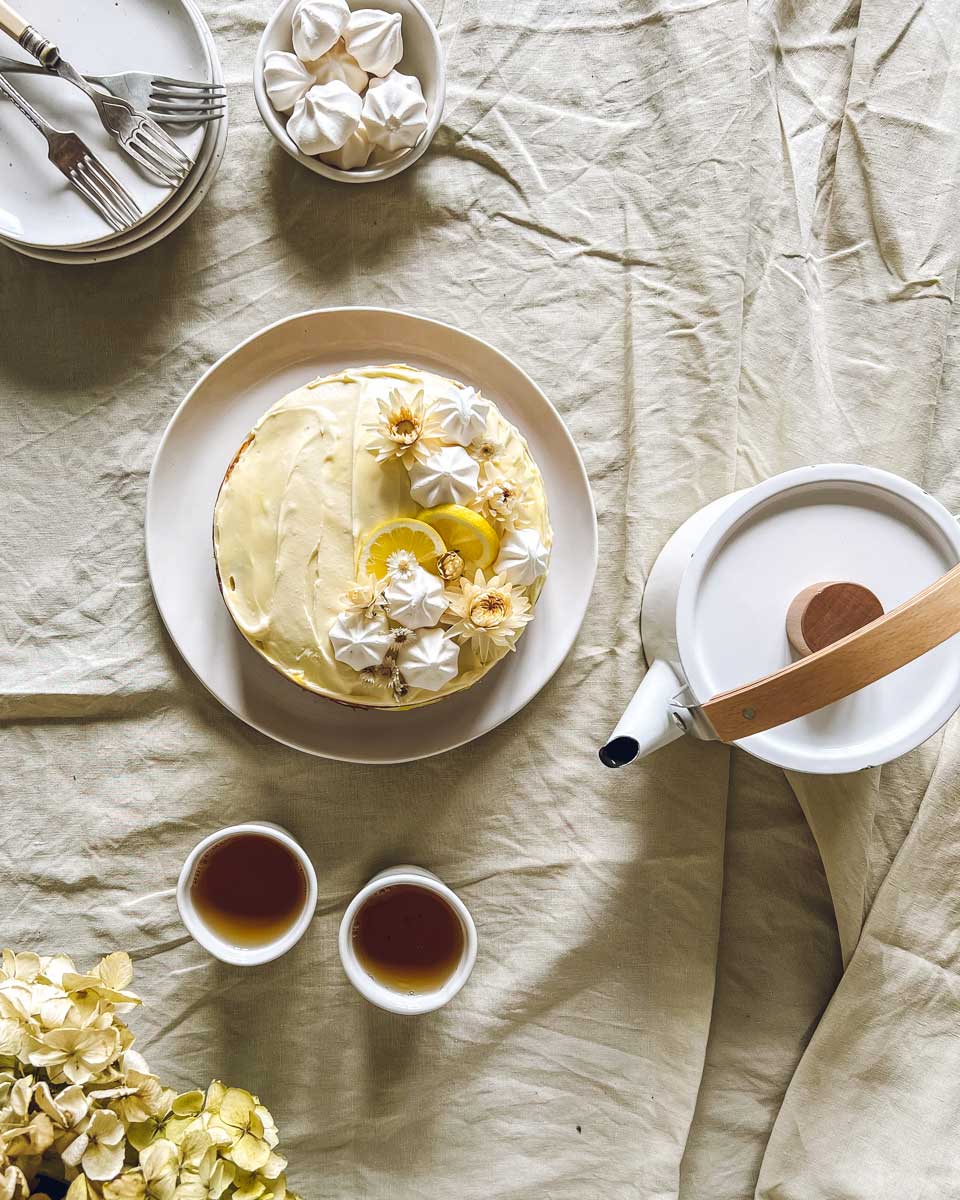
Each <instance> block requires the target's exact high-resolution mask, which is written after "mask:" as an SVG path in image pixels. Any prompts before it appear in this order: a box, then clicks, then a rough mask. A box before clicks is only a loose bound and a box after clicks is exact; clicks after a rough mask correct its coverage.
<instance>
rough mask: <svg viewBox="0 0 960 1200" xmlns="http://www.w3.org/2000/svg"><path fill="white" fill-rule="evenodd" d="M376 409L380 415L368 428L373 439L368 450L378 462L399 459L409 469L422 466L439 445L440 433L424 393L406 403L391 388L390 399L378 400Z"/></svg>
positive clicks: (421, 391)
mask: <svg viewBox="0 0 960 1200" xmlns="http://www.w3.org/2000/svg"><path fill="white" fill-rule="evenodd" d="M377 407H378V408H379V410H380V415H379V419H378V420H377V422H376V424H374V425H371V426H370V427H369V428H370V429H371V431H372V433H373V437H372V438H371V440H370V445H369V446H368V447H367V448H368V449H369V451H370V453H371V454H374V455H375V456H376V459H377V462H388V461H389V460H390V459H398V460H399V461H400V462H402V463H403V465H404V466H405V467H410V466H411V465H412V464H413V463H415V462H422V461H423V459H424V458H426V456H427V455H428V454H429V453H430V451H431V450H433V449H436V447H437V446H438V445H439V441H438V438H439V430H438V428H437V425H436V422H435V420H434V419H433V414H432V412H431V409H430V407H429V405H427V404H426V402H425V400H424V393H423V389H421V390H420V391H418V392H416V393H415V395H414V396H413V397H412V398H410V399H405V398H404V395H403V393H402V392H401V391H400V390H399V388H394V389H393V390H392V391H391V392H390V394H389V396H387V397H386V398H383V397H380V398H379V399H378V400H377Z"/></svg>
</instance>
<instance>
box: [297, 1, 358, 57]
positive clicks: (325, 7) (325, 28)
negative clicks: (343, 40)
mask: <svg viewBox="0 0 960 1200" xmlns="http://www.w3.org/2000/svg"><path fill="white" fill-rule="evenodd" d="M349 20H350V8H349V6H348V5H347V0H300V3H299V4H298V5H297V7H296V8H295V9H294V10H293V48H294V50H296V52H297V55H298V57H299V58H301V59H302V60H303V61H304V62H314V61H315V60H316V59H318V58H319V57H320V55H321V54H326V52H327V51H328V50H329V49H330V47H331V46H333V45H334V43H335V42H336V41H337V40H338V39H339V37H340V35H341V34H342V33H343V31H344V30H345V29H346V27H347V22H348V21H349Z"/></svg>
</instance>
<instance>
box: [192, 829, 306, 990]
mask: <svg viewBox="0 0 960 1200" xmlns="http://www.w3.org/2000/svg"><path fill="white" fill-rule="evenodd" d="M244 833H255V834H258V835H259V836H260V837H266V838H272V839H273V841H275V842H279V843H280V845H281V846H284V847H286V849H287V850H289V852H290V853H291V854H292V855H293V856H294V858H295V859H296V860H297V862H299V864H300V866H301V868H302V869H303V873H304V876H305V877H306V881H307V896H306V900H305V901H304V904H303V908H302V909H301V911H300V915H299V916H298V917H297V919H296V920H295V921H294V923H293V924H292V925H291V926H290V928H289V929H287V930H286V931H285V932H284V933H282V934H280V936H279V937H277V938H275V939H274V940H273V941H272V942H266V943H265V944H264V945H262V946H237V945H234V943H233V942H228V941H225V940H224V939H223V938H222V937H220V936H219V935H218V934H217V933H215V932H214V931H213V930H212V929H211V928H210V927H209V926H208V925H207V924H206V922H205V921H204V920H203V918H202V917H201V916H200V914H199V913H198V912H197V910H196V908H195V907H194V903H193V896H192V895H191V886H192V884H193V877H194V874H195V873H196V870H197V865H198V864H199V862H200V859H201V858H203V856H204V854H206V852H207V851H208V850H209V849H210V847H211V846H216V845H217V844H218V843H220V842H225V841H227V840H228V839H229V838H232V837H237V836H238V835H240V834H244ZM177 907H178V908H179V910H180V919H181V920H182V921H183V923H184V925H185V926H186V928H187V932H188V933H189V934H190V936H191V937H192V938H193V939H194V941H196V942H199V943H200V945H201V946H202V947H203V948H204V950H206V951H207V952H208V953H209V954H212V955H213V956H214V958H219V959H220V961H221V962H225V963H230V964H231V965H233V966H236V967H259V966H261V965H262V964H263V963H268V962H273V960H274V959H275V958H279V957H280V956H281V954H286V953H287V951H288V950H292V949H293V947H294V946H295V945H296V944H297V942H299V941H300V939H301V938H302V937H303V935H304V934H305V933H306V932H307V930H308V929H309V927H310V922H311V921H312V920H313V914H314V913H315V912H316V908H317V872H316V871H315V870H314V867H313V863H312V862H311V861H310V859H309V857H308V856H307V852H306V850H304V848H303V847H302V846H301V845H300V843H299V842H298V841H297V840H296V839H295V838H294V837H292V836H291V835H290V834H289V833H288V832H287V831H286V829H284V828H283V827H282V826H280V825H275V824H274V823H273V822H272V821H246V822H244V824H242V825H230V826H228V827H227V828H226V829H218V830H217V831H216V833H211V834H210V835H209V836H208V837H205V838H204V839H203V841H202V842H198V843H197V844H196V846H194V848H193V849H192V850H191V851H190V853H189V854H188V855H187V860H186V862H185V863H184V864H183V869H182V870H181V871H180V878H179V879H178V880H177Z"/></svg>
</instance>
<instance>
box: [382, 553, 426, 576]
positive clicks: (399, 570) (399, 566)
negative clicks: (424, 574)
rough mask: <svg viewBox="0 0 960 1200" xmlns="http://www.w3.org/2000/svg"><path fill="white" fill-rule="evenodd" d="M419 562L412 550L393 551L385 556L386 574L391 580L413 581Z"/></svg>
mask: <svg viewBox="0 0 960 1200" xmlns="http://www.w3.org/2000/svg"><path fill="white" fill-rule="evenodd" d="M419 566H420V560H419V559H418V558H417V556H416V555H415V554H414V553H413V551H412V550H394V551H393V553H392V554H388V555H387V574H388V575H389V576H390V578H391V579H413V577H414V575H416V573H417V569H418V568H419Z"/></svg>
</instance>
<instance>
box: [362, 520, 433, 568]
mask: <svg viewBox="0 0 960 1200" xmlns="http://www.w3.org/2000/svg"><path fill="white" fill-rule="evenodd" d="M446 549H447V547H446V546H445V545H444V543H443V538H442V537H441V536H440V534H439V533H438V532H437V531H436V530H435V529H433V528H432V527H431V526H430V525H427V524H425V523H424V522H423V521H416V520H414V519H413V518H412V517H395V518H394V519H393V520H390V521H381V522H380V524H379V525H375V526H374V528H373V529H371V530H370V532H369V533H368V534H367V537H366V540H365V541H364V543H363V545H362V546H361V547H360V557H359V562H358V566H359V574H360V576H361V578H362V577H363V576H364V575H366V574H370V575H375V576H376V577H377V579H383V578H384V577H385V575H386V574H387V570H388V567H389V562H388V560H389V558H390V556H391V555H392V554H396V552H397V551H398V550H406V551H407V552H408V553H410V554H413V555H414V556H415V557H416V560H417V562H418V563H419V564H420V566H421V567H425V568H426V570H428V571H432V572H434V573H436V567H437V559H438V558H439V557H440V555H441V554H444V553H445V552H446Z"/></svg>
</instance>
